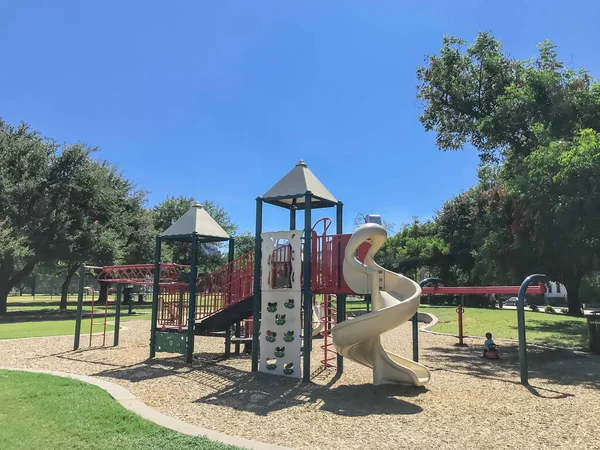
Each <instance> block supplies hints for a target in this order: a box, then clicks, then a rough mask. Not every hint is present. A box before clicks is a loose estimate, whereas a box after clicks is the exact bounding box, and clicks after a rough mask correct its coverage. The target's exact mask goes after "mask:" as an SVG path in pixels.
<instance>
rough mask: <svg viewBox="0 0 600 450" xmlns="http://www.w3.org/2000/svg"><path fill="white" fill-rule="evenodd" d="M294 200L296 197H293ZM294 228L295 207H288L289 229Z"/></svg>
mask: <svg viewBox="0 0 600 450" xmlns="http://www.w3.org/2000/svg"><path fill="white" fill-rule="evenodd" d="M294 200H296V199H294ZM295 229H296V207H295V206H292V207H291V208H290V231H291V230H295Z"/></svg>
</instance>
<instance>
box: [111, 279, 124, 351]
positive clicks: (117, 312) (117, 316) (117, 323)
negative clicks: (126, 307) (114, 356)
mask: <svg viewBox="0 0 600 450" xmlns="http://www.w3.org/2000/svg"><path fill="white" fill-rule="evenodd" d="M122 292H123V285H122V284H117V301H116V304H115V333H114V341H113V345H114V346H115V347H116V346H117V345H119V328H120V326H121V299H122V295H121V294H122Z"/></svg>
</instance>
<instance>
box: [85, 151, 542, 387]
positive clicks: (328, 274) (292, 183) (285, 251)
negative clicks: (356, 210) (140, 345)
mask: <svg viewBox="0 0 600 450" xmlns="http://www.w3.org/2000/svg"><path fill="white" fill-rule="evenodd" d="M264 203H267V204H271V205H274V206H277V207H283V208H285V209H288V210H289V219H290V230H289V231H276V232H263V230H262V220H263V217H262V215H263V204H264ZM326 207H335V208H336V233H335V234H328V231H329V229H330V228H331V225H332V223H333V221H332V220H331V219H329V218H323V219H320V220H318V221H317V222H316V223H314V224H313V223H312V217H311V212H312V210H313V209H317V208H326ZM298 210H304V229H303V230H302V229H296V228H297V227H296V212H297V211H298ZM342 210H343V204H342V202H339V201H337V200H336V199H335V197H333V195H331V193H329V191H327V189H326V188H325V187H324V186H323V185H322V184H321V182H320V181H319V180H318V179H317V178H316V177H315V176H314V174H312V172H310V170H308V168H307V166H306V164H304V162H303V161H300V162H299V163H298V164H297V165H296V166H295V167H294V169H292V170H291V171H290V172H289V173H288V174H287V175H286V176H285V177H284V178H282V179H281V180H280V181H279V182H278V183H276V184H275V185H274V186H273V187H272V188H271V189H270V190H269V191H268V192H267V193H266V194H265V195H264V196H262V197H259V198H257V200H256V213H257V215H256V241H255V242H256V243H255V249H254V250H253V251H250V252H248V253H246V254H244V255H241V256H239V257H238V258H234V239H233V238H231V237H230V236H229V235H228V234H227V233H226V232H225V231H224V230H223V229H222V228H221V227H220V226H219V225H218V223H217V222H216V221H215V220H214V219H213V218H212V217H210V215H209V214H208V213H207V212H206V211H205V210H204V209H203V208H202V206H201V205H200V204H194V205H192V207H191V208H190V210H188V212H186V213H185V214H184V215H183V216H182V217H181V218H180V219H179V220H177V221H176V222H175V223H174V224H173V225H171V227H169V228H168V229H167V230H165V232H163V233H162V234H161V235H159V236H157V240H156V260H155V263H154V264H153V265H152V264H141V265H129V266H107V267H103V268H101V269H102V270H101V273H100V274H99V275H98V281H99V282H100V283H116V284H117V301H116V312H115V335H114V345H118V339H119V321H120V307H121V293H122V286H123V285H145V286H150V285H151V286H152V287H153V303H152V322H151V323H152V329H151V338H150V357H151V358H153V357H155V356H156V352H170V353H180V354H183V355H185V358H186V361H187V362H188V363H191V362H192V360H193V354H194V344H195V337H196V336H205V335H213V336H214V335H221V336H223V337H225V356H226V357H229V356H230V351H231V350H230V349H231V345H232V344H235V346H236V353H239V351H240V344H242V343H243V344H244V346H245V348H246V349H247V350H248V351H250V350H251V352H252V371H253V372H256V371H259V370H260V371H264V372H267V373H272V374H279V375H282V376H291V377H300V376H301V377H302V379H303V380H304V381H308V380H309V379H310V377H311V369H310V352H311V351H312V350H313V339H314V338H315V337H317V336H321V337H322V338H323V340H322V345H321V346H320V349H321V350H322V351H323V359H322V360H321V366H322V368H333V367H335V368H336V370H337V373H338V374H341V373H343V358H345V357H346V358H350V359H352V360H353V361H356V362H358V363H360V364H362V365H365V366H367V367H369V368H371V369H372V370H373V383H374V384H382V383H401V384H409V385H417V386H420V385H423V384H426V383H427V382H428V381H429V379H430V375H429V371H428V369H427V368H426V367H425V366H423V365H421V364H419V363H418V353H419V352H418V325H417V311H418V308H419V303H420V296H421V295H425V294H428V295H431V294H490V293H496V294H515V293H517V292H520V291H519V288H518V287H515V286H497V287H493V286H487V287H486V286H477V287H440V286H439V280H437V279H427V280H423V282H421V284H420V285H419V284H417V283H415V282H414V281H412V280H410V279H408V278H406V277H404V276H402V275H399V274H396V273H393V272H390V271H387V270H385V269H383V268H382V267H380V266H379V265H377V264H376V263H375V260H374V259H375V254H376V252H377V250H378V249H379V248H380V247H381V245H383V243H384V242H385V239H386V237H387V233H386V232H385V229H384V228H383V227H381V226H380V225H378V224H377V223H367V224H365V225H363V226H361V227H359V228H358V229H357V230H355V232H354V233H353V234H343V233H342ZM374 219H375V220H374V221H375V222H378V220H377V217H375V218H374ZM163 241H180V242H188V243H189V244H191V255H192V256H191V261H190V264H189V265H177V264H163V263H161V261H160V259H161V245H162V242H163ZM226 241H227V242H228V244H229V252H228V263H227V264H226V265H225V266H223V267H221V268H220V269H217V270H216V271H214V272H212V273H209V274H206V275H201V276H198V273H197V272H198V270H197V263H196V262H197V259H198V258H197V255H198V252H199V245H200V244H201V243H215V242H226ZM86 269H87V267H86V266H82V271H85V270H86ZM96 269H98V268H96ZM80 280H81V282H82V283H83V277H80ZM431 283H434V286H433V287H426V285H427V284H431ZM83 287H84V286H83V285H81V286H80V288H81V289H80V298H79V302H78V316H77V317H78V321H77V325H76V337H75V345H74V347H75V349H77V348H78V346H79V333H80V322H81V304H82V302H83V300H82V299H83ZM525 292H526V293H540V292H541V293H543V286H541V285H540V286H533V287H529V288H528V290H527V289H526V290H525V291H524V292H523V296H524V295H525ZM348 294H353V295H359V296H369V297H370V298H371V300H372V304H373V311H371V312H367V314H364V315H362V316H360V317H356V318H352V319H351V320H346V319H347V317H346V311H345V306H346V305H345V303H346V297H347V295H348ZM519 317H520V316H519ZM411 318H412V324H413V358H412V361H411V360H410V359H407V358H403V357H401V356H399V355H395V354H393V353H390V352H388V351H386V350H384V349H383V347H382V346H381V342H380V335H381V334H382V333H384V332H386V331H388V330H391V329H393V328H396V327H397V326H400V325H402V324H403V323H405V322H407V321H409V320H410V319H411ZM104 324H105V327H106V312H105V321H104ZM519 324H520V325H521V320H520V319H519ZM232 333H233V336H232ZM523 336H524V332H523ZM459 339H460V340H462V331H461V332H459ZM104 341H105V338H104ZM90 343H91V340H90ZM103 345H104V344H103ZM523 347H524V345H523ZM525 358H526V354H525ZM525 364H526V363H525Z"/></svg>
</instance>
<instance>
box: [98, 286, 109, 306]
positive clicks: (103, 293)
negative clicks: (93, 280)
mask: <svg viewBox="0 0 600 450" xmlns="http://www.w3.org/2000/svg"><path fill="white" fill-rule="evenodd" d="M97 302H98V304H99V305H106V304H107V303H108V283H100V292H99V293H98V300H97Z"/></svg>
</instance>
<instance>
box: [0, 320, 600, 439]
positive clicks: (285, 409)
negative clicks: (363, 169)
mask: <svg viewBox="0 0 600 450" xmlns="http://www.w3.org/2000/svg"><path fill="white" fill-rule="evenodd" d="M127 327H128V329H127V330H124V331H122V333H121V343H122V345H121V346H120V347H119V348H91V349H87V348H84V349H81V350H79V351H76V352H73V351H71V350H70V348H71V346H72V339H69V338H64V337H55V338H39V339H27V340H12V341H8V340H7V341H0V360H1V361H2V363H1V364H2V365H4V366H12V367H23V368H36V369H47V370H59V371H63V372H72V373H77V374H84V375H93V376H97V377H100V378H105V379H107V380H109V381H112V382H115V383H117V384H120V385H122V386H124V387H125V388H127V389H128V390H130V391H131V392H133V393H134V394H135V395H136V396H137V397H138V398H139V399H140V400H142V401H144V402H145V403H147V404H148V405H150V406H152V407H154V408H156V409H158V410H160V411H161V412H163V413H166V414H169V415H172V416H174V417H177V418H179V419H181V420H184V421H186V422H189V423H193V424H196V425H200V426H203V427H207V428H211V429H214V430H218V431H221V432H226V433H229V434H232V435H237V436H241V437H245V438H249V439H255V440H258V441H262V442H272V443H276V444H281V445H285V446H289V447H295V448H298V449H316V448H318V449H361V450H363V449H366V448H377V449H388V448H389V449H398V448H419V449H420V450H424V449H435V450H439V449H509V448H518V449H536V450H537V449H540V448H557V449H576V448H586V449H595V448H599V449H600V436H599V435H598V433H597V431H596V426H597V418H598V417H599V416H600V391H599V390H598V389H599V388H600V377H599V376H598V374H599V373H600V357H597V356H589V355H586V354H576V353H573V352H568V351H563V350H556V349H549V348H538V347H535V348H533V347H530V349H529V350H530V351H529V354H530V357H529V366H530V376H531V386H529V387H524V386H522V385H521V384H520V383H519V373H518V349H517V347H516V344H515V343H512V342H502V341H499V342H498V343H499V344H500V345H501V346H502V355H503V359H502V360H500V361H487V360H483V359H481V358H480V353H481V352H480V349H481V345H482V343H481V342H479V341H478V340H477V341H475V340H472V339H467V340H466V343H467V344H468V347H463V348H459V347H455V346H454V345H453V344H455V343H456V339H454V338H453V337H450V336H442V335H434V334H426V333H420V339H421V362H423V363H424V364H425V365H427V366H428V367H429V368H430V370H431V371H432V379H431V381H430V383H429V384H428V385H427V386H426V387H423V388H415V387H402V386H372V384H371V381H372V380H371V372H370V370H368V369H366V368H364V367H362V366H359V365H357V364H355V363H353V362H350V361H346V365H345V372H344V374H343V375H342V377H341V378H339V379H337V378H336V377H335V376H334V375H335V372H334V371H331V370H328V371H324V372H321V373H319V371H318V370H316V369H317V368H318V366H319V360H320V359H321V357H322V353H321V351H319V350H320V346H321V344H322V340H319V339H317V340H315V341H314V351H313V354H312V364H313V368H314V369H315V373H314V377H313V380H312V381H313V382H312V383H301V382H297V381H294V380H291V379H284V378H280V377H275V376H271V375H267V374H252V373H250V372H249V369H250V358H249V356H239V357H232V358H231V359H229V360H223V359H222V352H223V339H221V338H214V337H200V338H198V339H197V349H198V351H201V353H199V354H198V355H197V358H195V361H194V364H193V365H192V366H188V365H186V364H185V363H184V360H183V358H182V357H181V356H178V355H170V354H159V355H158V357H157V358H156V359H154V360H148V359H147V358H148V340H149V330H148V328H149V326H148V322H147V321H146V322H144V321H139V322H138V321H131V322H128V323H127ZM99 339H100V338H97V337H95V338H94V345H96V344H99V343H100V342H101V341H100V340H99ZM83 342H86V343H87V341H85V340H84V341H83ZM382 342H383V344H384V346H385V347H386V348H388V349H389V350H393V351H395V352H396V353H399V354H403V355H410V354H411V338H410V326H409V325H408V324H406V325H403V326H402V327H399V328H397V329H396V330H393V331H392V332H390V333H387V334H386V335H384V336H383V337H382Z"/></svg>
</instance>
